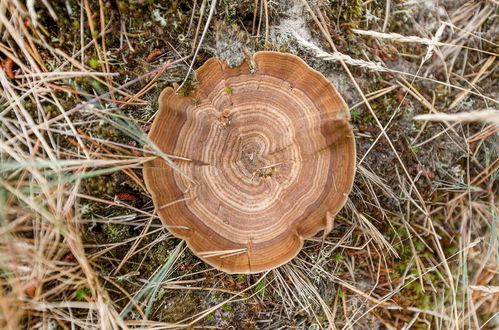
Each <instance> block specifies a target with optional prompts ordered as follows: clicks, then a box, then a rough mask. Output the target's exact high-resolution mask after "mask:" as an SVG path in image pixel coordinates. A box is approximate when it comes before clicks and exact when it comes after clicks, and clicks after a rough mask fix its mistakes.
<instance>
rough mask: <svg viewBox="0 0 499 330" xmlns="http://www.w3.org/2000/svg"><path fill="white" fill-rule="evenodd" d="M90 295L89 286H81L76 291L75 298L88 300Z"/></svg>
mask: <svg viewBox="0 0 499 330" xmlns="http://www.w3.org/2000/svg"><path fill="white" fill-rule="evenodd" d="M90 296H91V292H90V289H89V288H87V287H83V288H80V289H78V290H77V291H76V292H75V299H76V300H78V301H86V300H87V299H88V297H90Z"/></svg>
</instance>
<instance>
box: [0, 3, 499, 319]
mask: <svg viewBox="0 0 499 330" xmlns="http://www.w3.org/2000/svg"><path fill="white" fill-rule="evenodd" d="M378 2H379V1H364V2H363V3H362V2H361V1H351V2H347V1H337V2H335V3H336V5H337V6H339V7H338V8H339V9H340V10H339V11H338V12H336V11H333V10H332V7H331V6H329V5H328V3H327V2H325V1H312V0H297V1H296V2H295V4H294V5H298V6H301V8H302V11H303V15H306V17H307V25H308V29H309V30H311V31H315V32H316V33H315V34H313V37H314V40H306V39H305V38H304V36H302V35H300V34H299V33H297V32H296V31H294V30H293V28H292V27H290V31H289V32H290V33H289V36H287V39H286V40H287V42H288V43H289V45H287V46H288V47H290V48H291V49H293V50H294V51H295V52H296V53H298V54H299V55H301V56H302V57H303V58H305V59H307V60H308V61H310V62H311V63H313V64H314V65H316V66H318V67H319V68H324V69H325V70H326V71H328V72H329V73H330V72H331V70H333V72H334V73H335V74H342V75H344V76H345V77H348V78H347V79H348V81H347V82H346V83H345V84H347V85H348V86H349V87H350V90H352V91H354V92H353V94H355V96H352V97H350V98H351V99H349V100H347V101H349V105H350V110H351V113H352V120H353V125H354V128H355V131H356V135H357V141H358V145H359V161H358V169H357V177H356V181H355V185H354V190H353V192H352V194H351V196H350V200H349V202H348V203H347V205H346V207H345V209H344V210H343V211H342V212H341V213H340V214H339V215H338V216H337V217H336V219H335V221H334V222H335V223H334V229H333V231H332V233H331V234H329V235H328V236H326V237H325V238H321V237H317V238H312V239H310V240H308V241H307V242H306V245H305V247H304V249H303V251H302V252H301V253H300V255H299V256H298V257H297V258H296V259H295V260H293V261H292V262H291V263H289V264H287V265H285V266H282V267H280V268H278V269H275V270H272V271H269V272H266V273H263V274H258V275H254V276H243V275H241V276H228V275H226V274H223V273H220V272H217V271H216V270H213V269H211V268H209V267H208V266H206V265H204V264H203V263H201V262H200V261H199V260H198V259H196V258H195V257H194V256H192V255H191V254H190V253H189V251H188V249H187V248H186V247H185V246H184V244H183V242H181V241H179V240H177V239H175V238H174V237H172V236H171V235H170V234H169V233H168V232H167V231H166V230H165V228H164V227H163V226H161V224H160V222H159V220H158V218H157V216H156V215H155V212H154V209H153V208H152V204H151V201H150V196H149V195H148V193H147V191H145V189H144V184H143V182H142V177H141V166H142V164H143V163H144V162H146V161H148V160H149V159H151V157H163V158H165V159H166V160H168V161H169V162H170V164H171V165H172V166H174V167H175V160H176V158H178V157H177V156H176V155H165V154H163V153H162V152H161V151H160V150H157V148H155V147H154V146H153V145H152V144H151V143H150V141H148V140H147V137H146V132H147V126H148V125H149V124H150V122H151V121H152V119H153V118H154V115H153V113H154V102H155V100H156V99H157V96H158V93H159V89H158V88H156V86H165V85H167V84H170V83H171V82H178V83H181V84H182V85H183V86H184V87H185V86H188V85H189V84H191V83H192V80H191V79H190V77H189V75H188V73H189V72H190V71H191V70H192V69H193V68H195V66H197V65H199V64H200V58H205V57H206V56H208V55H209V52H208V50H209V49H210V47H212V44H213V40H212V39H213V34H214V33H213V30H214V25H216V24H222V23H220V22H217V21H218V20H220V19H226V20H229V19H231V20H233V22H232V24H233V25H241V26H242V25H243V19H244V20H245V21H248V22H249V23H248V24H246V25H247V30H248V31H249V32H248V31H244V29H246V27H244V26H243V28H238V30H237V31H236V32H234V35H235V36H239V35H244V34H245V33H247V34H248V37H247V42H246V45H247V49H246V48H245V49H244V50H245V51H249V52H250V51H253V50H255V49H274V50H275V49H276V48H278V47H279V46H278V45H274V44H273V43H272V42H273V40H275V38H272V35H271V34H272V26H273V25H275V24H278V22H279V19H280V16H279V11H284V9H286V4H284V3H283V2H282V1H281V2H279V1H274V0H261V1H259V0H255V1H252V0H251V1H244V2H241V4H238V3H236V2H234V3H231V2H223V3H222V1H218V2H217V1H207V0H203V1H193V2H192V3H191V2H188V3H187V4H186V6H185V7H182V5H183V4H184V2H183V1H180V2H179V5H178V6H179V7H178V8H177V9H178V10H180V11H182V10H184V11H188V10H190V13H189V15H187V16H186V18H185V19H184V20H183V21H182V20H180V21H179V22H180V23H181V24H184V25H185V26H184V27H183V28H181V32H182V37H183V38H184V39H183V40H180V38H179V37H178V34H179V33H180V32H175V33H176V35H175V38H177V39H175V38H170V37H171V34H168V33H166V32H165V35H168V36H169V38H170V39H168V41H166V42H165V44H167V45H168V46H165V47H164V48H163V49H162V50H163V51H162V52H158V51H154V49H156V47H159V46H157V45H158V44H159V42H158V40H157V39H155V38H157V35H155V34H153V32H151V31H153V27H152V28H151V29H150V30H148V29H147V28H144V29H143V30H140V29H139V30H137V29H136V26H134V25H133V22H134V18H133V13H128V12H126V11H125V10H126V9H125V8H121V7H120V8H118V9H116V8H112V7H109V6H106V3H104V2H103V1H102V0H99V1H90V0H81V1H67V2H64V1H62V2H61V3H62V4H64V5H63V6H61V7H60V8H58V7H56V6H55V5H52V6H51V2H49V1H38V2H35V1H26V2H23V1H20V0H3V1H0V35H1V36H2V38H1V40H0V55H1V61H2V69H1V70H0V84H1V86H2V93H1V98H0V100H1V101H0V104H1V105H0V122H1V125H0V136H1V138H0V157H1V165H0V171H1V176H0V221H1V224H0V226H1V227H0V266H1V268H0V285H1V287H0V327H1V328H4V329H20V328H43V329H45V328H62V329H70V328H78V327H79V328H84V329H87V328H88V329H120V328H123V329H126V328H147V329H165V328H179V327H196V326H199V327H203V328H210V327H224V326H225V327H227V326H234V327H236V328H290V327H296V328H346V329H353V328H370V327H380V326H384V327H386V328H390V329H398V328H403V329H409V328H412V327H419V328H437V329H468V328H471V329H486V328H494V327H497V326H498V324H499V323H498V322H499V321H498V318H499V317H498V313H497V310H498V308H499V307H498V301H499V299H498V298H499V290H498V288H499V282H498V279H499V277H498V271H499V268H498V267H499V264H498V260H499V254H498V251H499V234H498V233H499V231H498V229H499V226H498V223H499V222H498V219H499V217H498V211H499V210H498V203H497V196H498V195H497V193H498V185H497V177H498V169H499V158H498V149H497V138H498V131H499V124H498V122H497V110H494V109H497V104H498V103H499V99H498V98H497V97H498V96H497V91H496V90H494V89H493V88H491V85H492V86H493V85H494V79H495V80H497V63H496V57H497V53H498V49H499V47H498V46H499V45H498V44H497V39H495V40H494V39H493V38H494V34H493V32H492V33H491V31H494V30H495V31H497V28H498V27H497V10H498V8H497V3H496V2H495V1H485V0H484V1H479V0H470V1H461V3H462V5H461V6H455V7H454V8H452V10H451V11H449V12H448V13H447V18H446V19H445V20H441V21H438V24H437V26H436V27H435V29H434V30H432V31H428V30H425V29H423V28H422V27H421V26H419V25H417V24H413V25H409V24H408V26H415V27H418V28H414V29H413V30H409V31H407V30H404V29H403V28H400V27H398V28H397V25H396V24H395V22H396V21H397V20H398V19H400V16H397V15H401V14H400V12H403V11H404V10H407V9H406V8H408V7H406V6H409V4H404V3H402V2H400V1H387V2H386V5H381V4H379V3H378ZM66 3H67V7H65V6H66V5H65V4H66ZM69 3H71V4H69ZM120 3H121V2H120ZM180 3H182V4H180ZM352 3H354V4H355V5H352ZM215 6H216V7H215ZM245 6H246V7H245ZM349 6H353V7H355V6H357V7H358V8H360V9H361V12H362V17H363V19H362V22H361V23H359V24H360V25H361V26H360V28H354V29H351V35H350V36H348V37H343V36H342V31H343V30H345V29H346V28H343V27H344V26H346V25H341V24H340V23H339V22H340V17H341V13H344V12H346V11H348V8H349ZM67 8H69V9H67ZM193 8H197V9H196V10H192V9H193ZM283 8H284V9H283ZM335 8H336V7H335ZM157 10H158V14H157V15H159V16H154V15H156V14H154V15H153V16H151V17H152V18H154V17H156V18H155V19H157V21H155V22H156V23H154V24H157V25H158V26H160V25H161V24H162V22H163V21H162V20H161V18H162V16H161V15H167V10H166V9H165V8H162V7H158V8H157ZM376 10H377V11H376ZM241 11H245V12H248V17H249V18H244V17H240V16H238V14H239V13H240V12H241ZM69 12H71V14H69ZM233 12H235V13H236V14H233ZM40 13H44V15H46V16H47V17H42V16H40ZM61 13H66V14H67V15H70V16H71V17H72V21H68V22H67V23H64V24H68V28H71V26H70V25H71V23H70V22H73V23H74V26H73V27H72V28H74V30H78V31H79V35H75V36H72V37H74V38H73V39H71V40H66V41H65V42H63V41H60V40H58V39H57V37H64V33H63V32H59V34H57V33H55V32H53V31H51V29H50V28H51V26H48V25H47V22H51V24H53V26H64V25H59V24H62V23H58V22H61V21H63V20H67V17H64V15H66V14H64V15H63V14H61ZM117 13H120V15H119V16H116V14H117ZM174 13H177V12H175V11H174ZM373 13H379V14H380V17H375V18H372V17H371V16H373V15H374V14H373ZM175 15H177V14H175ZM369 15H371V16H369ZM494 15H495V16H494ZM171 17H173V16H171ZM171 17H170V16H169V18H168V19H170V21H171V19H172V18H171ZM234 17H237V19H236V18H234ZM404 17H406V16H404ZM152 18H151V19H152ZM406 18H407V17H406ZM163 19H164V18H163ZM371 20H372V21H371ZM75 22H76V23H75ZM372 22H374V23H372ZM226 24H227V25H230V24H228V23H226ZM116 27H118V28H116ZM147 27H150V26H147ZM186 27H188V28H186ZM172 29H173V28H172ZM392 29H393V31H392ZM280 31H283V30H282V29H281V30H280ZM141 38H144V39H141ZM165 38H166V37H165ZM345 38H356V39H355V40H357V42H358V43H359V44H360V43H362V45H364V46H366V47H367V45H368V46H369V47H371V50H373V51H370V52H366V51H364V50H363V49H362V47H360V48H361V50H359V49H358V48H355V47H354V46H353V45H348V42H346V43H345V42H343V41H344V40H346V39H345ZM495 38H497V36H495ZM143 40H145V41H144V42H142V41H143ZM174 40H176V43H174V44H172V43H170V41H172V42H173V41H174ZM248 40H249V41H248ZM319 40H320V41H321V43H318V42H317V41H319ZM350 40H353V39H350ZM144 44H147V45H151V46H147V47H149V48H147V47H146V46H144ZM255 45H256V46H255ZM402 45H407V47H406V48H403V47H405V46H402ZM245 47H246V46H245ZM252 47H253V48H252ZM397 47H400V51H398V50H397ZM385 49H388V50H390V49H395V51H393V54H388V55H387V54H385V53H386V51H385ZM141 50H142V51H143V52H142V53H140V52H141ZM374 50H375V51H374ZM153 51H154V54H155V55H154V56H152V57H148V59H151V58H152V60H151V61H146V60H145V58H146V57H147V55H148V54H149V53H151V54H152V52H153ZM409 51H412V52H413V53H411V54H408V52H409ZM383 52H385V53H383ZM124 53H127V56H128V57H126V56H125V55H123V54H124ZM130 57H131V58H133V60H134V61H136V62H134V63H141V64H142V66H143V67H141V66H140V65H137V67H138V69H136V70H135V68H134V69H132V68H131V67H132V66H133V65H130V63H129V61H130ZM141 57H142V58H143V59H141ZM390 57H392V58H390ZM188 60H189V61H190V62H187V61H188ZM404 61H405V62H404ZM149 62H150V63H149ZM335 63H338V64H335ZM400 63H402V64H403V65H401V64H400ZM401 68H403V69H401ZM134 70H135V71H134ZM496 85H497V83H496ZM181 87H182V86H181ZM496 89H497V87H496ZM383 100H389V102H391V103H390V107H391V108H389V110H387V109H386V107H385V105H383V104H382V106H381V107H380V106H378V104H379V103H380V102H382V101H383ZM137 109H138V110H137ZM145 109H152V111H150V113H146V112H147V111H146V110H145ZM144 113H146V114H144ZM359 113H360V114H361V116H362V118H357V117H358V116H359ZM416 114H418V115H420V116H419V117H416V118H415V119H419V120H420V121H413V117H414V116H415V115H416ZM432 121H437V122H436V123H434V122H432ZM474 121H477V123H473V122H474ZM101 128H102V129H101ZM113 176H114V177H115V178H119V180H121V181H120V182H119V183H118V184H115V185H114V186H113V187H111V188H108V186H107V185H108V184H109V181H110V180H111V179H109V178H111V177H113ZM92 182H96V184H93V185H92ZM122 184H126V187H128V188H126V189H125V188H123V185H122ZM130 191H132V192H130ZM96 228H97V229H96ZM117 228H119V230H121V229H123V228H124V229H123V230H124V231H125V232H126V233H128V234H127V235H121V234H120V232H117V230H118V229H117ZM155 258H156V259H155ZM158 258H159V259H158ZM149 265H158V266H157V267H153V266H149ZM151 267H152V268H151Z"/></svg>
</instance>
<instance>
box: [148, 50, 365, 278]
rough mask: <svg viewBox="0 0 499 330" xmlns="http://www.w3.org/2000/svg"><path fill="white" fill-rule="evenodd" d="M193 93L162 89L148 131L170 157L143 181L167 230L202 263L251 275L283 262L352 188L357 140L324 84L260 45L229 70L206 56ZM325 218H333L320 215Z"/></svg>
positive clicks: (293, 60) (297, 62)
mask: <svg viewBox="0 0 499 330" xmlns="http://www.w3.org/2000/svg"><path fill="white" fill-rule="evenodd" d="M196 79H197V81H198V84H197V86H196V91H195V93H194V94H193V95H189V96H181V95H177V94H175V92H174V90H173V89H172V88H171V87H169V88H166V89H165V90H164V91H163V92H162V93H161V96H160V99H159V103H160V106H159V110H158V113H157V116H156V118H155V120H154V123H153V125H152V127H151V131H150V133H149V138H150V139H151V140H152V141H153V142H154V143H155V144H156V145H157V146H158V147H159V148H160V149H161V150H162V151H163V152H165V153H167V154H173V155H176V156H182V157H185V158H188V159H190V160H189V161H183V160H182V161H178V160H177V161H176V163H177V165H178V166H179V167H180V169H181V170H182V171H183V172H184V173H185V174H187V177H186V176H185V175H182V174H181V173H179V172H178V171H176V170H174V169H173V168H172V167H171V166H169V165H168V164H167V163H166V162H165V161H164V160H163V159H161V158H157V159H155V160H153V161H150V162H148V163H147V164H146V165H145V168H144V178H145V181H146V185H147V187H148V190H149V191H150V193H151V195H152V197H153V200H154V204H155V207H156V210H157V212H158V214H159V216H160V218H161V219H162V221H163V223H164V224H165V226H167V228H168V230H169V231H170V232H172V233H173V234H174V235H175V236H177V237H180V238H182V239H185V240H186V241H187V243H188V245H189V247H190V249H191V250H192V251H193V252H194V253H195V254H196V255H197V256H199V257H200V258H201V259H203V260H204V261H205V262H207V263H209V264H210V265H212V266H214V267H215V268H217V269H220V270H223V271H225V272H228V273H255V272H261V271H265V270H268V269H272V268H275V267H278V266H280V265H282V264H284V263H286V262H288V261H289V260H291V259H292V258H293V257H295V256H296V254H297V253H298V252H299V251H300V249H301V248H302V246H303V240H304V239H306V238H309V237H311V236H313V235H315V234H316V233H317V232H318V231H320V230H323V229H324V228H325V226H326V214H327V213H328V212H329V213H331V214H332V215H335V214H336V213H337V212H338V211H339V210H340V209H341V208H342V207H343V205H344V203H345V201H346V199H347V195H348V193H349V192H350V190H351V188H352V182H353V178H354V172H355V140H354V137H353V133H352V128H351V126H350V124H349V123H348V117H349V116H348V112H347V106H346V104H345V102H344V101H343V99H342V98H341V96H340V95H339V94H338V92H337V91H336V90H335V88H334V87H333V85H332V84H331V83H330V82H329V81H328V80H326V79H325V78H324V76H322V75H321V74H320V73H319V72H317V71H315V70H313V69H312V68H310V67H309V66H308V65H307V64H306V63H305V62H303V61H302V60H301V59H300V58H298V57H296V56H294V55H291V54H283V53H277V52H258V53H256V54H255V55H254V57H253V59H251V60H248V61H247V62H246V63H244V64H243V65H241V66H239V67H236V68H229V67H228V66H227V64H226V63H225V62H223V61H220V60H218V59H215V58H211V59H209V60H208V61H207V62H206V63H205V64H204V65H203V66H202V67H200V68H199V69H198V70H197V71H196ZM330 218H331V217H330Z"/></svg>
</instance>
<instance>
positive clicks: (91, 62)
mask: <svg viewBox="0 0 499 330" xmlns="http://www.w3.org/2000/svg"><path fill="white" fill-rule="evenodd" d="M88 65H89V66H90V67H91V68H92V69H94V70H96V69H98V68H100V62H99V60H98V59H96V58H91V59H90V60H88Z"/></svg>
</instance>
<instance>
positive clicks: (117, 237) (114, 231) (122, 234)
mask: <svg viewBox="0 0 499 330" xmlns="http://www.w3.org/2000/svg"><path fill="white" fill-rule="evenodd" d="M103 231H104V233H105V234H106V236H107V239H108V240H109V242H112V243H116V242H122V241H124V240H126V239H127V238H129V237H130V227H129V226H126V225H119V224H114V223H109V224H105V225H104V226H103Z"/></svg>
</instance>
